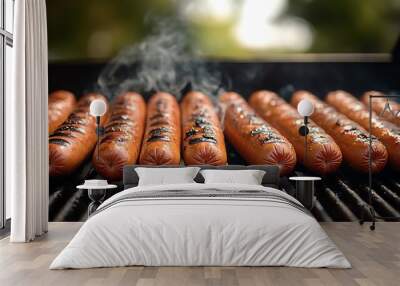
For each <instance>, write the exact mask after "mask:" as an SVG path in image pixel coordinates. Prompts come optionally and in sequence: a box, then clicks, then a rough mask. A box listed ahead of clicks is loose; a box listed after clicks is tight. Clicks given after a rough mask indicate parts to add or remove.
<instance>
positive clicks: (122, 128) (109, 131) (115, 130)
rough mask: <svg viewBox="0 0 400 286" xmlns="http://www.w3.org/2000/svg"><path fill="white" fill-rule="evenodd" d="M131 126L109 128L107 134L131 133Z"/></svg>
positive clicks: (119, 125)
mask: <svg viewBox="0 0 400 286" xmlns="http://www.w3.org/2000/svg"><path fill="white" fill-rule="evenodd" d="M130 129H131V126H128V125H121V124H118V125H116V126H107V127H106V129H105V132H106V133H111V132H130V131H131V130H130Z"/></svg>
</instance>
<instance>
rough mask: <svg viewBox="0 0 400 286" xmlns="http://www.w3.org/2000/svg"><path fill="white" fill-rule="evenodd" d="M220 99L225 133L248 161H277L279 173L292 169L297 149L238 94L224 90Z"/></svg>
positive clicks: (275, 162)
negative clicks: (222, 105)
mask: <svg viewBox="0 0 400 286" xmlns="http://www.w3.org/2000/svg"><path fill="white" fill-rule="evenodd" d="M220 102H221V104H224V105H225V106H226V112H225V120H224V126H225V129H224V132H225V135H226V137H227V138H228V140H229V142H230V143H231V144H232V145H233V147H234V148H235V149H236V150H237V151H238V152H239V153H240V155H241V156H242V157H243V158H244V159H245V160H246V161H247V162H248V163H250V164H255V165H278V166H279V167H280V172H281V175H282V176H283V175H286V174H289V173H290V172H292V170H293V168H294V166H295V165H296V152H295V150H294V148H293V146H292V144H290V142H289V141H288V140H287V139H286V138H285V137H283V136H282V135H281V134H280V133H279V132H278V131H277V130H276V129H275V128H273V127H271V126H270V125H269V124H268V123H267V122H266V121H265V120H264V119H262V118H261V117H259V116H258V115H256V113H255V112H254V110H253V109H252V108H251V107H250V106H249V105H248V104H247V102H246V101H245V100H244V99H243V98H242V97H241V96H240V95H239V94H237V93H234V92H227V93H224V94H223V95H221V96H220Z"/></svg>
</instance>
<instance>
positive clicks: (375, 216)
mask: <svg viewBox="0 0 400 286" xmlns="http://www.w3.org/2000/svg"><path fill="white" fill-rule="evenodd" d="M374 98H385V99H387V100H388V103H387V104H386V105H385V108H384V109H383V110H382V112H381V114H383V113H384V112H385V111H388V112H392V111H391V108H390V104H389V99H390V98H400V95H384V94H369V97H368V108H369V125H368V133H369V138H368V139H369V152H368V153H369V154H368V156H369V158H368V159H369V160H368V209H369V211H370V213H371V217H372V224H371V225H370V227H369V228H370V229H371V230H375V222H376V219H394V220H399V219H400V218H399V217H382V216H377V215H376V213H375V209H374V207H373V205H372V160H371V159H372V158H371V154H372V136H373V135H372V117H373V116H374V115H373V112H372V100H373V99H374ZM392 115H393V116H399V115H398V114H393V113H392ZM399 151H400V150H399ZM360 224H361V225H362V224H364V208H363V212H362V216H361V219H360Z"/></svg>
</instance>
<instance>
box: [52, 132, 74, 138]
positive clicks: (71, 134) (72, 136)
mask: <svg viewBox="0 0 400 286" xmlns="http://www.w3.org/2000/svg"><path fill="white" fill-rule="evenodd" d="M59 136H60V137H68V138H76V136H75V135H74V134H73V133H65V132H54V133H53V134H51V135H50V138H51V137H59Z"/></svg>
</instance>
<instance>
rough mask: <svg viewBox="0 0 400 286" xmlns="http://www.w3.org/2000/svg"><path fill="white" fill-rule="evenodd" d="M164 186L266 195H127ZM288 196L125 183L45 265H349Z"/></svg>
mask: <svg viewBox="0 0 400 286" xmlns="http://www.w3.org/2000/svg"><path fill="white" fill-rule="evenodd" d="M168 190H180V191H182V192H183V191H185V190H187V191H191V192H195V191H198V192H203V193H207V192H208V191H210V192H211V193H212V192H214V193H215V192H224V191H230V192H231V191H249V194H251V192H250V191H263V192H266V194H267V195H269V196H272V199H263V198H257V197H251V196H249V197H245V196H243V195H242V196H240V197H235V196H234V195H233V196H227V197H218V196H216V197H213V196H203V197H195V196H193V197H191V196H187V195H186V196H182V197H179V196H174V197H160V198H157V197H150V198H140V199H129V198H130V196H134V195H137V194H138V193H137V192H146V191H152V192H153V193H154V192H155V191H156V192H158V191H159V192H160V193H162V192H165V191H168ZM141 194H142V193H141ZM143 194H145V193H143ZM275 196H277V197H275ZM279 197H280V198H282V199H279ZM124 198H125V199H124ZM285 201H287V203H285ZM291 203H292V204H291ZM293 203H296V204H299V203H298V202H297V201H296V200H295V199H293V198H292V197H291V196H289V195H287V194H285V193H284V192H282V191H279V190H276V189H273V188H266V187H262V186H254V185H238V184H235V185H233V184H195V183H194V184H179V185H164V186H141V187H135V188H131V189H128V190H125V191H123V192H121V193H118V194H116V195H115V196H113V197H111V198H110V199H108V200H107V201H105V202H104V203H103V204H102V205H101V206H100V207H99V212H98V213H96V214H95V215H93V216H92V217H90V218H89V219H88V221H87V222H86V223H85V224H84V225H83V226H82V227H81V229H80V230H79V232H78V233H77V234H76V235H75V237H74V238H73V239H72V241H71V242H70V243H69V244H68V246H67V247H66V248H65V249H64V250H63V251H62V252H61V253H60V254H59V255H58V257H57V258H56V259H55V260H54V261H53V263H52V264H51V266H50V269H63V268H90V267H113V266H127V265H145V266H194V265H198V266H200V265H203V266H206V265H214V266H241V265H243V266H244V265H247V266H294V267H334V268H349V267H350V263H349V262H348V261H347V259H346V258H345V257H344V255H343V254H342V252H341V251H339V250H338V249H337V247H336V246H335V244H334V243H333V242H332V241H331V240H330V239H329V237H328V236H327V234H326V233H325V232H324V230H323V229H322V228H321V226H320V225H319V224H318V222H317V221H316V220H315V219H314V218H313V217H312V216H311V215H310V214H308V213H307V212H304V211H302V210H301V209H300V208H299V207H296V206H295V205H293Z"/></svg>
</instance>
